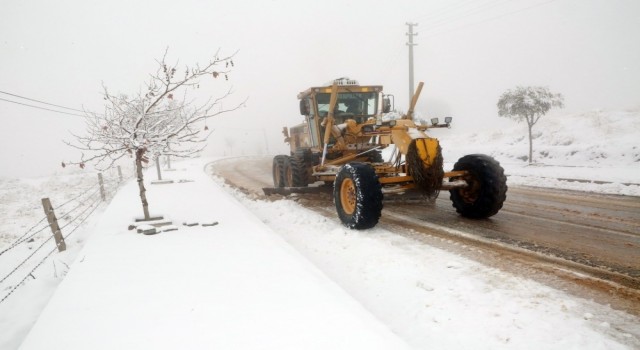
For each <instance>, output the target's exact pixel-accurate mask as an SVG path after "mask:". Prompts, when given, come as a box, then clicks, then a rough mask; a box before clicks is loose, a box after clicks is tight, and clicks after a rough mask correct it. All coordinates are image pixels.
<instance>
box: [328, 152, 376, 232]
mask: <svg viewBox="0 0 640 350" xmlns="http://www.w3.org/2000/svg"><path fill="white" fill-rule="evenodd" d="M382 197H383V196H382V185H380V182H379V181H378V176H377V175H376V173H375V171H374V170H373V167H371V165H369V164H366V163H349V164H346V165H345V166H343V167H342V168H341V169H340V171H339V172H338V175H337V176H336V181H335V184H334V188H333V198H334V201H335V205H336V210H337V212H338V216H339V217H340V220H341V221H342V223H343V224H344V225H345V226H347V227H349V228H352V229H357V230H364V229H368V228H371V227H374V226H375V225H376V224H377V223H378V220H379V219H380V215H381V213H382Z"/></svg>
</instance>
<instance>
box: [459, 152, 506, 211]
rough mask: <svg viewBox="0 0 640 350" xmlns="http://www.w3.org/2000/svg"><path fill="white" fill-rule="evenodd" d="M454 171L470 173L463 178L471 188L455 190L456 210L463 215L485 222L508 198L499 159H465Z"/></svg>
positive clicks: (480, 156)
mask: <svg viewBox="0 0 640 350" xmlns="http://www.w3.org/2000/svg"><path fill="white" fill-rule="evenodd" d="M453 170H454V171H459V170H466V171H467V174H466V175H464V176H463V177H461V178H451V179H450V181H454V180H464V181H465V182H466V183H467V186H466V187H464V188H457V189H452V190H450V191H449V192H450V193H451V201H452V202H453V207H454V208H456V211H457V212H458V213H460V214H461V215H462V216H465V217H468V218H473V219H483V218H488V217H490V216H492V215H495V214H496V213H498V211H500V209H501V208H502V204H503V203H504V201H505V200H506V198H507V178H506V176H505V175H504V170H503V169H502V167H501V166H500V163H498V162H497V161H496V160H495V159H493V158H491V157H489V156H486V155H483V154H470V155H467V156H464V157H462V158H460V160H458V162H456V164H455V165H454V166H453Z"/></svg>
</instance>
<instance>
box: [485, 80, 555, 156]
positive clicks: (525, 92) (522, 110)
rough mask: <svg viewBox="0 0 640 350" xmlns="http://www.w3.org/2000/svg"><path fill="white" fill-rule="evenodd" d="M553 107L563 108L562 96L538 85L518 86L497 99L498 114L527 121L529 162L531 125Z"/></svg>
mask: <svg viewBox="0 0 640 350" xmlns="http://www.w3.org/2000/svg"><path fill="white" fill-rule="evenodd" d="M553 107H558V108H563V107H564V97H563V96H562V94H559V93H557V94H556V93H552V92H550V91H549V89H548V88H546V87H540V86H528V87H522V86H518V87H516V88H515V89H511V90H508V91H506V92H505V93H503V94H502V96H500V99H499V100H498V115H500V116H501V117H507V118H511V119H515V120H516V121H517V122H521V121H523V120H524V121H526V122H527V126H528V128H529V164H531V163H532V162H533V132H532V130H533V126H534V125H535V124H536V123H537V122H538V120H540V118H541V117H542V116H543V115H545V114H547V112H548V111H549V110H550V109H551V108H553Z"/></svg>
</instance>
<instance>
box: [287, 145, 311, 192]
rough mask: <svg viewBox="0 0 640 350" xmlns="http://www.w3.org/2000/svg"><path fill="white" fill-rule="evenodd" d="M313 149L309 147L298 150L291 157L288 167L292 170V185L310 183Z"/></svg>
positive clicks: (297, 185) (300, 185)
mask: <svg viewBox="0 0 640 350" xmlns="http://www.w3.org/2000/svg"><path fill="white" fill-rule="evenodd" d="M311 157H312V154H311V151H309V150H308V149H300V150H297V151H296V152H295V153H294V154H293V156H291V157H289V164H288V167H289V168H290V171H291V179H290V180H291V186H292V187H307V186H308V185H309V174H310V170H309V166H308V164H310V163H311Z"/></svg>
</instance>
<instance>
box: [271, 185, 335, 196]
mask: <svg viewBox="0 0 640 350" xmlns="http://www.w3.org/2000/svg"><path fill="white" fill-rule="evenodd" d="M332 190H333V187H332V186H318V187H263V188H262V192H264V194H265V195H266V196H272V195H274V194H279V195H282V196H288V195H290V194H294V193H325V192H326V193H331V191H332Z"/></svg>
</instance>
